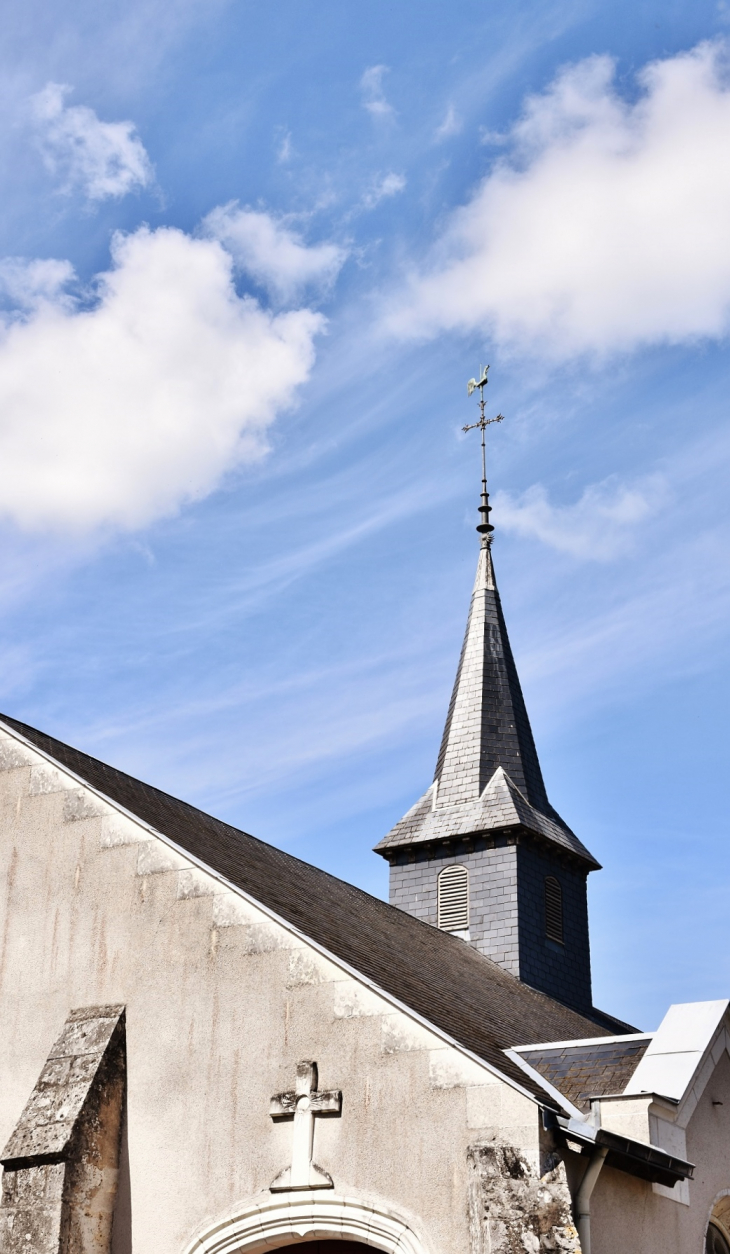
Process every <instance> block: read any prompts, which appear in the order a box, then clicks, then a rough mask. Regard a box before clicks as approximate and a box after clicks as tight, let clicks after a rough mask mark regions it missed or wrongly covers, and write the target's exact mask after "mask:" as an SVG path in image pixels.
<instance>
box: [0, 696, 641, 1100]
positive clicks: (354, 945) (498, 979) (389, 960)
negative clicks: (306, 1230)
mask: <svg viewBox="0 0 730 1254" xmlns="http://www.w3.org/2000/svg"><path fill="white" fill-rule="evenodd" d="M0 718H1V721H0V726H2V723H4V724H5V725H6V727H7V729H8V730H9V731H11V732H16V733H18V734H19V735H20V736H22V737H23V738H24V739H25V740H26V741H28V743H29V744H30V745H32V746H34V747H36V748H37V749H39V750H41V752H43V753H45V754H47V755H48V756H49V757H50V758H52V759H53V760H54V761H55V762H56V763H57V764H58V765H59V766H61V767H65V768H66V769H68V770H69V771H71V772H73V774H74V775H76V776H77V777H78V778H80V779H81V780H82V781H83V782H85V783H87V784H89V785H90V786H91V787H92V788H94V789H96V790H97V791H98V792H99V793H101V794H102V795H103V796H104V797H106V798H108V799H109V801H111V802H113V803H116V804H117V805H119V806H121V807H123V808H124V809H125V810H127V811H128V812H129V813H130V814H132V815H134V816H135V817H136V818H138V819H140V820H141V821H142V822H143V823H145V824H147V825H148V826H149V827H151V828H152V829H154V831H156V832H159V833H160V834H162V835H164V836H165V837H167V838H168V839H169V840H171V841H172V842H174V844H175V845H177V846H178V848H180V849H181V850H182V851H183V852H187V853H189V854H190V855H191V856H192V857H194V858H196V859H197V860H198V861H199V862H202V863H204V864H205V865H206V866H207V867H209V868H210V869H211V870H212V871H214V872H215V873H216V874H218V875H220V876H221V877H223V878H224V879H225V880H227V881H228V882H229V883H230V884H232V885H233V886H235V887H237V888H239V889H241V890H242V891H243V892H245V893H247V894H248V895H249V896H251V897H252V898H254V899H255V900H256V901H258V902H260V903H261V904H262V905H263V906H265V907H267V908H268V909H269V910H271V911H272V912H273V913H274V914H276V915H278V916H279V918H281V919H282V920H284V921H285V922H287V923H289V924H291V925H293V926H294V927H296V928H297V929H298V930H299V931H301V932H302V933H303V934H304V935H305V936H306V937H308V938H310V939H311V940H312V941H314V942H315V943H316V944H318V945H320V946H321V947H322V948H323V949H325V950H326V951H327V952H329V953H330V954H331V955H332V956H333V957H334V958H336V959H339V960H340V961H342V962H344V963H346V964H347V965H348V966H349V967H350V968H352V969H354V970H355V971H356V972H359V973H360V974H361V975H363V976H365V977H366V978H367V979H368V980H370V981H372V983H373V984H375V985H376V986H377V987H378V988H380V989H382V990H383V992H385V993H387V994H389V995H390V996H391V997H394V998H395V999H397V1000H398V1001H399V1002H401V1004H403V1005H405V1006H406V1007H408V1008H409V1009H410V1010H412V1011H414V1012H415V1013H416V1014H418V1015H420V1016H421V1017H422V1018H423V1019H425V1020H427V1021H428V1022H430V1023H431V1024H433V1025H434V1026H435V1027H436V1028H438V1029H440V1030H441V1031H442V1032H444V1033H446V1034H447V1035H448V1036H450V1037H451V1038H452V1039H453V1040H455V1041H456V1042H457V1043H458V1044H460V1045H462V1046H463V1047H464V1048H466V1049H468V1050H470V1051H471V1052H472V1053H473V1054H476V1055H477V1057H479V1058H481V1059H483V1060H484V1061H485V1062H487V1063H489V1064H490V1065H492V1066H493V1067H495V1068H497V1069H498V1070H499V1071H501V1072H502V1073H503V1074H504V1075H506V1076H508V1077H509V1078H511V1079H512V1080H513V1081H515V1082H516V1083H518V1084H519V1085H520V1086H521V1087H522V1088H527V1089H529V1090H530V1091H531V1092H532V1093H533V1094H534V1095H535V1096H536V1097H539V1098H540V1099H541V1100H545V1093H544V1091H543V1090H541V1089H540V1087H539V1085H538V1084H537V1083H536V1082H532V1081H531V1080H530V1079H529V1078H528V1077H527V1076H526V1074H525V1073H524V1072H523V1071H522V1070H521V1069H520V1068H519V1067H518V1066H517V1065H516V1064H515V1063H514V1062H512V1061H511V1060H510V1059H508V1058H506V1057H505V1055H504V1053H503V1052H502V1051H503V1050H505V1049H507V1048H511V1047H513V1046H515V1045H525V1044H529V1043H531V1042H545V1041H550V1040H560V1041H564V1040H566V1039H569V1038H571V1037H572V1038H573V1039H575V1038H585V1037H588V1036H591V1037H595V1036H596V1035H602V1034H603V1033H604V1032H605V1033H606V1034H608V1033H609V1032H611V1033H616V1032H617V1031H618V1032H621V1031H626V1032H632V1031H634V1030H635V1029H633V1028H631V1027H629V1025H628V1024H625V1023H622V1022H621V1021H620V1020H616V1019H612V1018H611V1017H610V1016H607V1015H603V1014H602V1013H601V1012H600V1011H596V1012H595V1013H596V1018H595V1020H592V1019H589V1018H587V1017H586V1016H584V1015H582V1014H579V1013H578V1012H577V1011H575V1010H571V1009H570V1008H569V1007H567V1006H564V1005H562V1004H561V1003H560V1002H557V1001H555V1000H554V999H553V998H551V997H549V996H547V994H545V993H540V992H537V991H536V990H534V989H532V988H530V987H529V986H528V985H526V984H523V983H521V982H520V980H518V979H517V978H516V977H515V976H513V975H510V974H509V972H507V971H503V970H502V968H501V967H499V966H497V964H496V963H494V962H492V961H491V959H489V958H486V957H484V956H483V955H482V954H480V953H478V952H477V951H476V950H475V949H473V948H472V947H471V945H469V944H467V943H465V942H464V941H462V940H460V939H459V938H457V937H455V936H451V935H449V934H448V933H446V932H441V931H439V930H438V929H437V928H435V927H432V926H431V925H430V924H428V923H423V922H421V920H419V919H416V918H414V917H413V916H412V915H410V914H406V913H405V911H402V910H399V909H398V908H397V907H395V906H390V905H388V904H387V903H386V902H384V901H381V900H380V899H379V898H377V897H371V896H370V895H369V894H368V893H366V892H363V891H362V889H359V888H355V887H354V886H353V885H352V884H347V883H345V882H344V881H343V880H339V879H336V878H335V877H334V876H333V875H329V874H328V873H327V872H326V871H321V870H319V869H318V868H317V867H314V866H311V865H310V864H309V863H306V862H302V861H300V859H298V858H295V857H293V856H292V855H291V854H288V853H284V852H283V851H282V850H280V849H276V848H275V847H274V846H272V845H267V844H265V843H264V842H263V841H261V840H257V839H256V838H255V837H254V836H250V835H248V834H247V833H246V832H242V831H239V830H238V829H237V828H235V827H232V826H231V825H230V824H228V823H223V822H221V821H220V819H215V818H213V817H211V815H209V814H205V813H204V812H203V811H202V810H198V809H196V808H195V807H194V806H192V805H189V804H188V803H187V802H185V801H179V800H177V799H176V798H175V797H171V796H169V795H168V794H167V793H164V792H162V791H160V789H158V788H154V787H152V786H151V785H150V784H144V783H142V782H141V781H140V780H137V779H134V778H133V777H132V776H131V775H126V774H125V773H124V772H123V771H118V770H116V769H115V768H114V767H111V766H107V765H106V764H105V763H103V762H100V761H98V760H97V759H96V758H92V757H89V756H88V755H87V754H85V753H81V752H80V751H79V750H78V749H73V748H71V747H70V746H69V745H66V744H64V743H63V742H62V741H60V740H55V739H54V738H53V737H51V736H47V735H45V733H43V732H40V731H38V730H36V729H35V728H33V727H29V726H27V725H26V724H25V723H21V722H19V721H18V720H17V719H13V718H8V717H6V716H0Z"/></svg>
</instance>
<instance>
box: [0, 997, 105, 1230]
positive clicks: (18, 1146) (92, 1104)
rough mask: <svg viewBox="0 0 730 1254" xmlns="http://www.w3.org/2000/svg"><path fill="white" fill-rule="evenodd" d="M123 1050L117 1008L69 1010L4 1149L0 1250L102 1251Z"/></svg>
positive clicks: (0, 1207)
mask: <svg viewBox="0 0 730 1254" xmlns="http://www.w3.org/2000/svg"><path fill="white" fill-rule="evenodd" d="M125 1056H126V1051H125V1042H124V1012H123V1008H122V1007H119V1006H113V1007H109V1006H99V1007H87V1008H84V1009H82V1010H77V1011H72V1012H71V1014H70V1015H69V1018H68V1019H67V1021H66V1024H65V1026H64V1029H63V1032H62V1034H61V1036H60V1037H59V1039H58V1041H57V1042H56V1044H55V1045H54V1047H53V1049H52V1050H51V1053H50V1055H49V1057H48V1060H47V1061H46V1064H45V1066H44V1067H43V1070H42V1072H41V1075H40V1077H39V1080H38V1082H37V1084H36V1086H35V1088H34V1090H33V1092H32V1094H31V1096H30V1098H29V1100H28V1102H27V1103H26V1107H25V1109H24V1111H23V1114H22V1115H21V1118H20V1121H19V1123H18V1125H17V1126H16V1128H15V1131H14V1132H13V1135H12V1136H11V1138H10V1141H9V1142H8V1145H7V1146H6V1148H5V1151H4V1156H3V1164H4V1167H5V1171H4V1173H3V1193H2V1205H1V1206H0V1251H1V1252H2V1254H21V1252H22V1254H31V1252H32V1254H108V1252H109V1250H110V1248H111V1234H112V1221H113V1215H114V1204H115V1200H116V1191H117V1179H118V1175H119V1170H118V1169H119V1146H120V1139H121V1127H122V1110H123V1105H124V1094H125V1068H126V1063H125ZM49 1158H51V1159H55V1160H56V1161H51V1162H49V1161H48V1159H49ZM44 1160H45V1161H44ZM59 1160H60V1161H59Z"/></svg>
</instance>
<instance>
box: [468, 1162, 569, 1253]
mask: <svg viewBox="0 0 730 1254" xmlns="http://www.w3.org/2000/svg"><path fill="white" fill-rule="evenodd" d="M468 1158H469V1228H470V1235H471V1251H472V1254H580V1242H579V1240H578V1233H577V1232H576V1229H575V1226H574V1224H573V1218H572V1213H571V1199H570V1191H569V1189H568V1182H567V1179H566V1175H565V1167H564V1165H563V1163H562V1162H561V1161H560V1159H559V1158H558V1157H557V1155H555V1156H554V1158H553V1159H552V1160H551V1162H550V1164H549V1168H550V1169H549V1170H548V1171H547V1172H546V1173H545V1174H544V1175H543V1176H538V1175H537V1173H536V1172H535V1171H534V1170H533V1169H532V1167H531V1166H530V1163H529V1162H528V1160H527V1159H526V1158H525V1156H524V1155H523V1154H521V1153H520V1151H519V1149H516V1148H515V1147H514V1146H511V1145H501V1144H497V1143H490V1144H481V1145H472V1146H470V1147H469V1151H468Z"/></svg>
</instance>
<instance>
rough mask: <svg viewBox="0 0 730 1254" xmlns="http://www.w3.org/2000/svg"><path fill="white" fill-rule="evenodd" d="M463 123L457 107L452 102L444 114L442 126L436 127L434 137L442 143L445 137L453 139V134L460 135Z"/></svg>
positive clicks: (437, 141)
mask: <svg viewBox="0 0 730 1254" xmlns="http://www.w3.org/2000/svg"><path fill="white" fill-rule="evenodd" d="M462 126H463V123H462V120H461V118H460V117H459V115H458V113H457V112H456V109H455V108H454V106H453V105H452V104H450V105H449V107H448V109H447V110H446V114H445V116H444V120H443V122H442V123H441V125H440V126H437V127H436V130H435V132H434V139H435V140H436V143H441V141H442V140H444V139H451V136H452V135H458V134H459V133H460V131H461V129H462Z"/></svg>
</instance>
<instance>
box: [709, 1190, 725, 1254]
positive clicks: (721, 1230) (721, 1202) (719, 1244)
mask: <svg viewBox="0 0 730 1254" xmlns="http://www.w3.org/2000/svg"><path fill="white" fill-rule="evenodd" d="M705 1254H730V1190H726V1191H725V1192H724V1193H721V1194H720V1196H719V1197H718V1198H716V1199H715V1204H714V1206H713V1207H712V1213H711V1215H710V1220H709V1223H708V1225H707V1234H706V1236H705Z"/></svg>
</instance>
